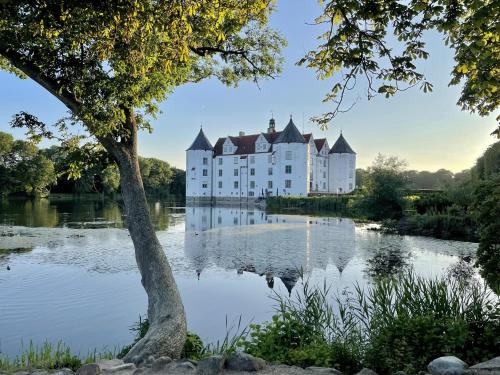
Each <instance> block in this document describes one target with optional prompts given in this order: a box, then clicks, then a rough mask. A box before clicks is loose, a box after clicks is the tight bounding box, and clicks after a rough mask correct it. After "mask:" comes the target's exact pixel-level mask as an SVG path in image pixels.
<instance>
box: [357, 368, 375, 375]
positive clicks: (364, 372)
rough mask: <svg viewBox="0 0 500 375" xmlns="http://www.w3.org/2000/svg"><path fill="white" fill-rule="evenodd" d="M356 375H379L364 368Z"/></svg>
mask: <svg viewBox="0 0 500 375" xmlns="http://www.w3.org/2000/svg"><path fill="white" fill-rule="evenodd" d="M356 375H377V373H376V372H375V371H373V370H371V369H369V368H364V369H362V370H361V371H360V372H358V373H357V374H356Z"/></svg>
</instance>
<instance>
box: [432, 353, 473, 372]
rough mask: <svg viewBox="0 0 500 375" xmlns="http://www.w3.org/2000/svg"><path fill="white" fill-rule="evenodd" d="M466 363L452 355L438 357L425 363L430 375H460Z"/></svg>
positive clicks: (465, 367)
mask: <svg viewBox="0 0 500 375" xmlns="http://www.w3.org/2000/svg"><path fill="white" fill-rule="evenodd" d="M467 367H468V366H467V363H465V362H464V361H462V360H461V359H459V358H457V357H454V356H446V357H439V358H436V359H435V360H433V361H431V363H429V364H428V365H427V370H428V371H429V372H430V373H431V375H462V374H465V370H466V369H467Z"/></svg>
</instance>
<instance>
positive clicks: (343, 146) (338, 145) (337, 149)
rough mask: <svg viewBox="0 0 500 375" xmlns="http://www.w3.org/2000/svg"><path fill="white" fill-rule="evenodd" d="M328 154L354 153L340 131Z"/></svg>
mask: <svg viewBox="0 0 500 375" xmlns="http://www.w3.org/2000/svg"><path fill="white" fill-rule="evenodd" d="M329 153H330V154H355V152H354V151H353V149H352V148H351V146H349V143H347V141H346V140H345V138H344V136H343V135H342V133H340V136H339V138H338V139H337V141H336V142H335V144H334V145H333V147H332V148H331V149H330V152H329Z"/></svg>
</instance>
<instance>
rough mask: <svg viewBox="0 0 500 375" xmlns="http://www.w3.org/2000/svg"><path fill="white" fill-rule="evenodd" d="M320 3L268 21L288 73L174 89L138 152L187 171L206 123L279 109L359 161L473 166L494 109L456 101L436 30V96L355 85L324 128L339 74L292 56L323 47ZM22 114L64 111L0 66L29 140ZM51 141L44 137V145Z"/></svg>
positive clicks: (211, 132)
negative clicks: (369, 90)
mask: <svg viewBox="0 0 500 375" xmlns="http://www.w3.org/2000/svg"><path fill="white" fill-rule="evenodd" d="M319 14H320V8H319V6H318V5H316V2H313V1H311V2H308V3H307V5H306V2H305V1H303V0H278V2H277V10H276V12H275V13H274V14H273V15H272V17H271V20H270V24H271V26H272V27H274V28H275V29H278V30H279V31H280V32H281V33H282V35H283V36H284V37H285V38H286V39H287V41H288V46H287V47H286V48H285V49H284V51H283V56H284V58H285V63H284V66H283V73H282V74H281V75H280V76H279V77H276V78H275V79H270V80H267V81H261V82H260V84H259V86H257V85H256V84H255V83H252V82H243V83H241V84H240V85H239V86H238V87H237V88H234V87H226V86H224V85H222V84H221V83H220V82H218V81H217V80H215V79H210V80H206V81H203V82H201V83H197V84H187V85H184V86H181V87H178V88H177V89H176V90H175V92H174V93H173V94H172V95H171V96H170V97H169V98H168V99H167V100H166V101H164V102H163V103H161V105H160V108H161V110H162V113H161V114H160V115H159V116H158V118H157V119H156V120H154V121H153V127H154V131H153V133H152V134H148V133H145V132H143V133H141V134H140V135H139V153H140V155H142V156H145V157H155V158H159V159H162V160H165V161H168V162H169V163H170V164H172V165H174V166H176V167H179V168H185V150H186V149H187V148H188V147H189V146H190V145H191V143H192V141H193V140H194V138H195V137H196V135H197V133H198V131H199V128H200V126H201V125H202V126H203V130H204V132H205V134H206V135H207V137H208V138H209V139H210V140H211V142H212V144H215V141H216V140H217V138H219V137H225V136H227V135H237V134H238V132H239V131H244V132H245V133H246V134H255V133H259V132H264V131H266V128H267V125H268V122H269V118H270V117H271V113H273V115H274V118H275V119H276V127H277V130H281V129H282V128H284V127H285V125H286V124H287V122H288V120H289V117H290V115H293V120H294V122H295V124H296V125H297V126H298V128H299V129H300V130H302V129H303V130H304V132H305V133H310V132H312V133H313V134H314V137H315V138H323V137H326V138H327V139H328V142H329V144H330V146H331V145H333V143H334V142H335V140H336V139H337V137H338V135H339V133H340V131H341V130H342V132H343V135H344V137H345V138H346V139H347V141H348V142H349V144H350V145H351V147H352V148H353V149H354V150H355V151H356V153H357V166H358V167H361V168H364V167H367V166H369V165H370V164H371V162H372V161H373V159H374V158H375V157H376V155H377V154H378V153H381V154H384V155H395V156H398V157H399V158H401V159H404V160H406V161H407V163H408V168H410V169H416V170H430V171H434V170H437V169H440V168H446V169H449V170H451V171H453V172H458V171H461V170H463V169H466V168H469V167H471V166H472V165H473V164H474V162H475V160H476V159H477V158H478V157H479V156H480V155H481V154H482V153H483V152H484V150H485V149H486V148H487V146H488V145H489V144H491V143H493V142H494V141H495V139H494V138H493V137H492V136H490V133H491V132H492V131H493V130H494V128H495V117H496V115H498V113H494V114H492V115H490V116H489V117H483V118H481V117H479V116H478V115H471V114H470V113H468V112H463V111H461V110H460V108H459V107H458V106H457V105H456V101H457V100H458V98H459V95H460V86H453V87H448V82H449V80H450V72H451V68H452V66H453V53H452V51H451V50H450V49H449V48H447V47H446V46H445V45H444V43H443V41H442V38H441V36H440V35H438V34H437V33H436V34H430V35H428V39H427V41H428V50H429V52H430V55H431V56H430V58H429V60H427V61H425V62H424V63H422V64H420V67H421V68H422V70H423V72H424V74H425V75H426V76H427V78H428V80H429V81H430V82H431V83H433V84H434V91H433V92H432V93H427V94H424V93H423V92H422V91H420V90H419V89H417V88H413V89H411V90H408V91H405V92H401V93H398V94H397V95H396V96H395V97H393V98H390V99H385V98H384V97H383V96H380V97H376V98H374V99H372V100H370V101H368V100H367V99H366V97H364V95H363V88H362V86H359V88H357V89H356V90H355V92H354V95H355V98H356V99H357V100H356V105H355V106H354V107H353V108H352V109H351V110H350V111H349V112H347V113H344V114H341V115H339V116H338V117H337V118H335V119H334V121H333V122H332V123H331V124H330V126H329V128H328V129H327V130H326V131H322V130H320V129H319V127H318V126H317V125H315V124H314V123H312V122H311V121H310V120H309V119H310V118H311V117H312V116H315V115H320V114H322V113H324V112H326V111H328V110H329V108H331V107H332V106H333V105H332V104H324V103H322V99H323V97H324V94H325V93H326V92H327V91H328V89H329V88H330V87H331V86H332V85H333V81H331V80H329V81H328V80H327V81H321V80H318V79H317V78H316V74H315V72H314V71H312V70H310V69H307V68H306V67H298V66H297V65H296V62H297V61H298V60H299V59H300V58H301V57H303V56H304V54H305V53H306V52H307V51H309V50H311V49H314V47H315V46H316V45H317V40H316V37H317V35H318V34H319V33H320V31H321V30H320V29H319V28H318V26H313V25H311V23H312V21H313V20H314V18H315V17H316V16H318V15H319ZM19 111H27V112H30V113H32V114H34V115H36V116H38V117H39V118H40V119H41V120H43V121H45V122H46V123H54V122H55V121H56V120H58V119H59V118H61V117H64V116H66V114H67V112H66V108H65V107H64V106H63V105H62V104H61V103H59V102H58V101H57V99H55V98H54V97H52V96H51V95H50V94H48V93H47V92H46V91H45V90H44V89H42V88H41V87H40V86H38V85H37V84H36V83H34V82H33V81H30V80H20V79H19V78H17V77H15V76H13V75H11V74H8V73H6V72H1V71H0V131H5V132H10V133H12V134H14V136H15V137H16V138H23V135H24V132H23V131H22V130H21V129H11V128H10V126H9V122H10V120H11V119H12V116H13V115H14V114H15V113H17V112H19ZM47 145H48V143H47V142H45V143H42V144H41V147H44V146H47Z"/></svg>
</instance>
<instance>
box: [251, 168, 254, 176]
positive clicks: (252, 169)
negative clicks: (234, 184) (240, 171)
mask: <svg viewBox="0 0 500 375" xmlns="http://www.w3.org/2000/svg"><path fill="white" fill-rule="evenodd" d="M250 176H255V168H250Z"/></svg>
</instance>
